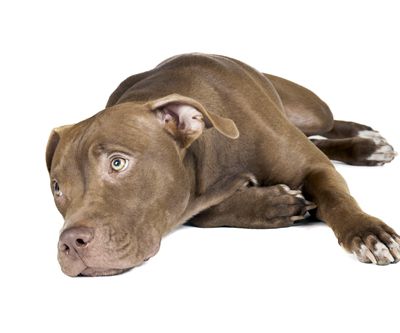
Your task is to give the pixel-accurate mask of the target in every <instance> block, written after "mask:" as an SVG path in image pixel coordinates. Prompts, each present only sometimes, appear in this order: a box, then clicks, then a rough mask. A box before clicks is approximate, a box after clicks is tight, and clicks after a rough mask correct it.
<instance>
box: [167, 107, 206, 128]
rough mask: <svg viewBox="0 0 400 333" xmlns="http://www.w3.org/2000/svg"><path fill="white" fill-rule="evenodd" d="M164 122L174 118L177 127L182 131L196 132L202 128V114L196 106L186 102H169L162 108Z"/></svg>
mask: <svg viewBox="0 0 400 333" xmlns="http://www.w3.org/2000/svg"><path fill="white" fill-rule="evenodd" d="M163 113H164V117H163V120H164V121H165V122H169V121H171V120H172V118H174V119H176V121H177V125H178V129H179V130H180V131H183V132H189V133H192V132H198V131H202V130H203V128H204V122H203V115H202V114H201V112H199V111H198V110H197V109H196V108H194V107H193V106H190V105H186V104H169V105H167V106H165V107H164V108H163Z"/></svg>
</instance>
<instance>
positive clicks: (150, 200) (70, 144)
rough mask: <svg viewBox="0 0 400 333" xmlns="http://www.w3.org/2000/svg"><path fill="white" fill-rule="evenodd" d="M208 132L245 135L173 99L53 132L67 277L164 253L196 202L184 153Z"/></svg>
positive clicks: (126, 106) (121, 108) (52, 161)
mask: <svg viewBox="0 0 400 333" xmlns="http://www.w3.org/2000/svg"><path fill="white" fill-rule="evenodd" d="M208 127H215V128H216V130H218V131H219V132H221V133H222V134H223V135H225V136H228V137H231V138H235V137H237V136H238V131H237V128H236V126H235V124H234V123H233V121H232V120H230V119H226V118H222V117H220V116H218V115H215V114H212V113H210V112H208V111H207V110H206V109H205V108H204V107H203V106H202V105H201V104H200V103H199V102H197V101H196V100H193V99H191V98H188V97H184V96H180V95H176V94H174V95H169V96H166V97H163V98H160V99H156V100H153V101H150V102H146V103H136V102H127V103H122V104H118V105H115V106H112V107H109V108H106V109H105V110H103V111H101V112H99V113H98V114H96V115H95V116H93V117H91V118H89V119H86V120H84V121H82V122H80V123H77V124H75V125H70V126H63V127H59V128H56V129H54V130H53V131H52V133H51V135H50V138H49V141H48V144H47V150H46V162H47V168H48V171H49V174H50V180H51V189H52V192H53V195H54V201H55V204H56V206H57V208H58V210H59V211H60V213H61V214H62V215H63V217H64V220H65V222H64V226H63V228H62V230H61V234H60V238H59V243H58V260H59V263H60V265H61V268H62V270H63V272H64V273H65V274H67V275H70V276H77V275H87V276H96V275H112V274H117V273H120V272H123V271H125V270H128V269H130V268H132V267H135V266H138V265H140V264H141V263H142V262H143V261H145V260H147V259H149V258H150V257H152V256H153V255H155V254H156V253H157V251H158V249H159V246H160V241H161V237H162V236H163V234H165V233H166V232H168V231H169V230H170V229H171V228H172V227H173V226H174V225H176V223H177V222H179V218H180V216H181V215H182V214H183V213H184V211H185V208H186V206H187V204H188V201H189V197H190V189H191V184H190V176H189V175H188V174H187V170H186V168H185V161H184V160H185V152H186V151H187V148H188V147H190V145H191V144H192V142H193V141H194V140H196V139H197V138H198V137H199V136H201V134H202V133H203V131H204V129H205V128H208Z"/></svg>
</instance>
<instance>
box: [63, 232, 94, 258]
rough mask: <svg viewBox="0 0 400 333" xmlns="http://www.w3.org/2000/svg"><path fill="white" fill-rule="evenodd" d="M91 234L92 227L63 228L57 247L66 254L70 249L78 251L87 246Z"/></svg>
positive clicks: (91, 236)
mask: <svg viewBox="0 0 400 333" xmlns="http://www.w3.org/2000/svg"><path fill="white" fill-rule="evenodd" d="M93 235H94V231H93V229H92V228H87V227H72V228H68V229H65V230H64V231H63V232H62V233H61V235H60V240H59V242H58V249H59V251H61V252H64V253H65V254H67V255H68V254H69V253H70V251H71V250H72V249H74V250H75V251H76V252H78V253H79V252H80V251H81V250H82V249H84V248H86V247H88V245H89V244H90V242H91V241H92V240H93Z"/></svg>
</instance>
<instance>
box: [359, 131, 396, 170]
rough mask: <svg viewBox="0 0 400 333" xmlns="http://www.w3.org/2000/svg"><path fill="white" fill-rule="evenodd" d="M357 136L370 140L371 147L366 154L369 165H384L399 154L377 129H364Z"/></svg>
mask: <svg viewBox="0 0 400 333" xmlns="http://www.w3.org/2000/svg"><path fill="white" fill-rule="evenodd" d="M357 136H358V137H359V138H364V139H368V140H369V141H370V147H371V149H370V151H369V152H368V154H367V156H366V160H367V163H366V164H367V165H383V164H385V163H389V162H391V161H392V160H393V159H394V158H395V156H396V155H397V153H396V152H395V151H394V149H393V147H392V146H391V145H390V144H389V143H388V142H387V141H386V139H385V138H384V137H382V135H381V134H380V133H379V132H377V131H373V130H362V131H359V132H358V134H357ZM372 143H373V144H372Z"/></svg>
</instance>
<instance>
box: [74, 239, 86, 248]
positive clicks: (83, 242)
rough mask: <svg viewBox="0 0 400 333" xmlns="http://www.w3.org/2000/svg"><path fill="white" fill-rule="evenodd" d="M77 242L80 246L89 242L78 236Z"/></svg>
mask: <svg viewBox="0 0 400 333" xmlns="http://www.w3.org/2000/svg"><path fill="white" fill-rule="evenodd" d="M75 243H76V246H79V247H82V246H85V245H87V243H86V242H85V241H84V240H83V239H82V238H78V239H77V240H76V241H75Z"/></svg>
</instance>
